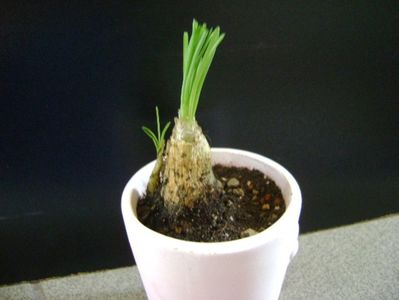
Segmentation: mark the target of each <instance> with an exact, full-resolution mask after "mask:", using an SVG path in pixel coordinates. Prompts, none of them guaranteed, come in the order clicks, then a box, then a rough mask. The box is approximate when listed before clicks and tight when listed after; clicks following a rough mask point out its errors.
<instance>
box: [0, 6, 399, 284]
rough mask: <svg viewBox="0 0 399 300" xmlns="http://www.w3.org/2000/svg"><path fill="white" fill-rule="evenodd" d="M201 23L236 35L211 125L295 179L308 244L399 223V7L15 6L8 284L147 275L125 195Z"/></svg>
mask: <svg viewBox="0 0 399 300" xmlns="http://www.w3.org/2000/svg"><path fill="white" fill-rule="evenodd" d="M193 17H196V18H197V19H198V20H200V21H206V22H207V23H208V24H209V25H212V26H215V25H220V26H221V28H222V31H224V32H226V33H227V35H226V38H225V40H224V41H223V43H222V44H221V46H220V48H219V50H218V52H217V54H216V57H215V60H214V63H213V65H212V68H211V70H210V72H209V75H208V78H207V80H206V82H205V87H204V90H203V93H202V97H201V99H202V100H201V103H200V106H199V110H198V117H197V118H198V121H199V123H200V124H201V125H202V127H203V129H204V131H205V133H206V135H207V136H208V137H209V139H210V143H211V145H212V146H215V147H232V148H239V149H246V150H250V151H254V152H257V153H261V154H263V155H266V156H268V157H270V158H272V159H274V160H276V161H278V162H279V163H281V164H282V165H284V166H285V167H286V168H287V169H289V170H290V171H291V172H292V173H293V174H294V176H295V177H296V178H297V180H298V182H299V184H300V186H301V189H302V192H303V199H304V200H303V201H304V202H303V211H302V216H301V221H300V223H301V231H302V232H309V231H314V230H318V229H322V228H329V227H334V226H338V225H343V224H349V223H353V222H357V221H361V220H365V219H369V218H375V217H379V216H382V215H385V214H389V213H394V212H398V211H399V204H398V196H399V160H398V149H399V140H398V129H399V126H398V112H399V105H398V94H399V88H398V87H399V76H398V75H399V68H398V67H399V65H398V64H399V47H398V28H399V7H398V5H397V2H392V3H391V2H388V1H375V2H374V1H342V2H339V1H338V2H334V3H333V2H330V1H314V2H313V1H292V2H285V1H275V2H269V1H250V2H247V1H198V2H197V1H181V2H177V1H176V2H165V3H164V4H161V3H158V2H157V1H114V2H113V1H109V2H87V1H79V2H70V1H65V2H64V1H52V2H41V1H36V2H33V1H32V2H21V1H10V2H4V1H1V10H0V76H1V77H0V99H1V115H0V117H1V127H0V132H1V139H0V155H1V156H0V159H1V160H0V176H1V179H0V284H1V283H11V282H16V281H21V280H31V279H37V278H43V277H48V276H56V275H65V274H70V273H76V272H82V271H91V270H98V269H104V268H113V267H120V266H127V265H131V264H132V263H133V262H134V260H133V258H132V255H131V253H130V249H129V245H128V242H127V238H126V235H125V232H124V226H123V222H122V217H121V212H120V196H121V193H122V190H123V187H124V185H125V183H126V182H127V181H128V179H129V178H130V176H131V175H132V174H133V173H134V172H135V171H136V170H137V169H138V168H140V167H141V166H142V165H144V164H145V163H146V162H148V161H150V160H152V159H154V155H155V153H154V149H153V146H152V144H151V142H150V141H149V139H148V138H147V137H146V136H145V135H144V134H143V133H142V131H141V129H140V128H141V125H144V124H146V125H148V126H150V127H153V126H154V107H155V105H158V106H159V108H160V111H161V117H162V119H163V120H172V119H173V117H174V116H175V114H176V112H177V108H178V105H179V96H180V84H181V79H182V74H181V68H182V66H181V64H182V63H181V61H182V32H183V31H184V30H186V31H187V30H190V29H191V22H192V18H193Z"/></svg>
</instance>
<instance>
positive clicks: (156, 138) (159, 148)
mask: <svg viewBox="0 0 399 300" xmlns="http://www.w3.org/2000/svg"><path fill="white" fill-rule="evenodd" d="M155 116H156V123H157V133H156V134H155V133H154V132H153V131H152V130H151V129H149V128H148V127H146V126H142V127H141V128H142V129H143V131H144V133H145V134H146V135H148V137H149V138H150V139H151V140H152V142H153V143H154V146H155V150H156V152H157V156H159V155H161V154H162V152H163V148H164V146H165V134H166V131H167V130H168V128H169V126H170V122H168V123H167V124H166V125H165V127H164V128H163V129H162V132H161V122H160V118H159V110H158V107H157V106H156V107H155Z"/></svg>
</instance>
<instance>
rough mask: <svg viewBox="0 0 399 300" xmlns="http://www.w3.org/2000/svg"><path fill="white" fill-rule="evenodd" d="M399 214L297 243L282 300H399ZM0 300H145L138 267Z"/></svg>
mask: <svg viewBox="0 0 399 300" xmlns="http://www.w3.org/2000/svg"><path fill="white" fill-rule="evenodd" d="M398 253H399V214H397V215H392V216H387V217H383V218H379V219H376V220H372V221H367V222H362V223H357V224H353V225H349V226H343V227H339V228H334V229H328V230H323V231H319V232H315V233H309V234H305V235H301V236H300V237H299V251H298V254H297V256H296V257H295V259H294V260H293V262H292V263H291V264H290V266H289V267H288V270H287V276H286V279H285V282H284V285H283V288H282V292H281V295H280V300H320V299H332V300H347V299H351V300H376V299H398V297H397V296H398V295H399V259H398V255H397V254H398ZM0 299H1V300H20V299H35V300H58V299H73V300H75V299H78V300H89V299H90V300H91V299H93V300H94V299H96V300H102V299H112V300H118V299H120V300H125V299H126V300H127V299H129V300H145V299H147V297H146V295H145V292H144V288H143V286H142V284H141V281H140V277H139V273H138V270H137V267H136V266H134V267H128V268H120V269H115V270H107V271H102V272H95V273H88V274H79V275H73V276H67V277H62V278H54V279H45V280H40V281H35V282H32V283H20V284H16V285H13V286H5V287H0Z"/></svg>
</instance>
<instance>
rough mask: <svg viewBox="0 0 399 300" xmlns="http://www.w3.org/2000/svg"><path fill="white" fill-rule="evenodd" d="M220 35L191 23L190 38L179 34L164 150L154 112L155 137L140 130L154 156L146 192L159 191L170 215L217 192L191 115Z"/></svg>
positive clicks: (205, 149) (207, 149)
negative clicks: (178, 68) (175, 87)
mask: <svg viewBox="0 0 399 300" xmlns="http://www.w3.org/2000/svg"><path fill="white" fill-rule="evenodd" d="M224 36H225V35H224V34H223V33H221V32H220V28H219V27H216V28H215V29H214V28H209V29H208V28H207V25H206V24H205V23H204V24H202V25H201V24H198V22H197V21H196V20H193V24H192V33H191V36H190V37H189V34H188V33H187V32H185V33H184V35H183V83H182V88H181V96H180V109H179V112H178V117H177V118H175V125H174V128H173V131H172V134H171V136H170V138H169V140H168V142H167V145H166V149H163V148H164V147H163V145H164V142H163V141H162V139H163V138H164V134H165V132H166V130H167V127H168V125H167V126H166V127H165V128H164V130H163V131H162V132H161V133H160V126H159V115H158V112H157V122H158V123H157V124H158V136H155V134H153V133H150V131H149V130H148V129H144V130H145V132H146V133H147V134H148V135H149V136H150V137H151V138H152V139H153V141H154V143H155V145H156V148H157V157H158V158H157V163H156V166H155V168H154V170H153V172H152V175H151V179H150V182H149V184H148V188H147V190H148V192H151V193H153V192H154V191H155V189H156V188H159V189H158V191H159V193H160V196H161V197H162V198H163V199H164V203H165V207H166V208H167V209H168V210H169V212H171V213H178V212H179V210H180V209H181V208H182V207H193V206H194V205H195V203H196V202H197V201H199V200H200V199H203V198H204V197H206V194H207V193H208V192H210V191H212V190H220V189H221V184H220V182H219V181H218V180H217V179H216V178H215V176H214V174H213V172H212V163H211V151H210V146H209V144H208V142H207V140H206V138H205V136H204V134H203V133H202V130H201V127H200V126H199V125H198V123H197V121H196V118H195V114H196V111H197V107H198V103H199V98H200V95H201V90H202V87H203V84H204V81H205V78H206V75H207V73H208V71H209V67H210V65H211V63H212V60H213V58H214V56H215V53H216V49H217V47H218V46H219V44H220V43H221V41H222V40H223V38H224ZM156 138H157V139H156Z"/></svg>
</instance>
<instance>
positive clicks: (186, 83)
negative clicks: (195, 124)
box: [179, 19, 225, 121]
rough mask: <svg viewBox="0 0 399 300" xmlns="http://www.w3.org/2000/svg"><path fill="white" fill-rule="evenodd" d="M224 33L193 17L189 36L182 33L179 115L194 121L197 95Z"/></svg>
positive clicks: (198, 95)
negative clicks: (181, 80)
mask: <svg viewBox="0 0 399 300" xmlns="http://www.w3.org/2000/svg"><path fill="white" fill-rule="evenodd" d="M224 36H225V34H224V33H220V28H219V27H216V28H215V29H213V28H210V29H208V28H207V25H206V24H205V23H204V24H202V25H200V24H198V22H197V21H196V20H195V19H194V20H193V26H192V32H191V37H189V35H188V33H187V32H184V34H183V83H182V89H181V95H180V110H179V117H180V118H183V119H186V120H190V121H194V120H195V113H196V111H197V107H198V102H199V97H200V95H201V90H202V87H203V85H204V81H205V78H206V75H207V73H208V71H209V67H210V65H211V63H212V60H213V57H214V56H215V53H216V49H217V47H218V46H219V44H220V43H221V42H222V40H223V38H224Z"/></svg>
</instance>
